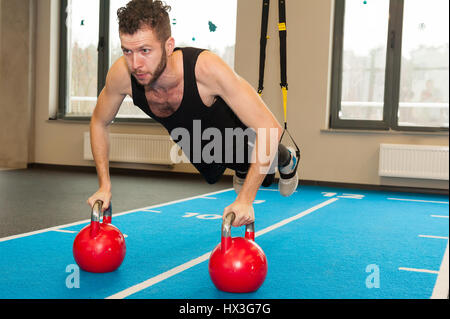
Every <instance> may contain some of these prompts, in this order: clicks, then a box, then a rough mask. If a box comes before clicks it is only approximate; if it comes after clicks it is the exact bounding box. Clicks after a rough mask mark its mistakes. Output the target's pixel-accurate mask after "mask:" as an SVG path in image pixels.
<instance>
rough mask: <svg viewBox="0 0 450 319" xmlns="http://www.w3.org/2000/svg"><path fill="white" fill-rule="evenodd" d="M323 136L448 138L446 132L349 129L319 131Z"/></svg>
mask: <svg viewBox="0 0 450 319" xmlns="http://www.w3.org/2000/svg"><path fill="white" fill-rule="evenodd" d="M320 133H325V134H355V135H372V134H378V135H421V136H449V134H448V131H439V132H421V131H394V130H388V131H385V130H351V129H330V128H326V129H321V130H320Z"/></svg>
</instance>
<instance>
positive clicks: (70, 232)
mask: <svg viewBox="0 0 450 319" xmlns="http://www.w3.org/2000/svg"><path fill="white" fill-rule="evenodd" d="M53 231H56V232H59V233H69V234H74V233H76V231H74V230H64V229H54V230H53Z"/></svg>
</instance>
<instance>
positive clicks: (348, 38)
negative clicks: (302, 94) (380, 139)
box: [330, 0, 449, 131]
mask: <svg viewBox="0 0 450 319" xmlns="http://www.w3.org/2000/svg"><path fill="white" fill-rule="evenodd" d="M335 4H336V7H335V24H334V44H333V74H332V92H331V118H330V127H331V128H349V129H381V130H389V129H392V130H416V131H448V123H449V89H448V87H449V53H448V50H449V13H448V9H449V8H448V7H449V2H448V0H376V1H375V0H367V1H363V0H336V2H335Z"/></svg>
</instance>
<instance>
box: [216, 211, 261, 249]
mask: <svg viewBox="0 0 450 319" xmlns="http://www.w3.org/2000/svg"><path fill="white" fill-rule="evenodd" d="M235 218H236V215H235V214H234V213H233V212H230V213H228V214H227V215H226V216H225V218H224V219H223V222H222V248H223V249H224V251H226V250H227V249H228V247H229V244H230V242H231V224H233V221H234V219H235ZM245 238H246V239H248V240H251V241H255V223H254V222H253V223H250V224H248V225H245Z"/></svg>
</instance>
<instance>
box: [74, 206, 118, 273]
mask: <svg viewBox="0 0 450 319" xmlns="http://www.w3.org/2000/svg"><path fill="white" fill-rule="evenodd" d="M102 205H103V202H102V201H101V200H98V201H96V202H95V204H94V206H93V207H92V213H91V224H90V225H87V226H86V227H84V228H83V229H82V230H81V231H80V232H79V233H78V234H77V236H76V237H75V241H74V242H73V257H74V258H75V261H76V262H77V264H78V266H80V268H81V269H83V270H85V271H88V272H94V273H105V272H111V271H114V270H116V269H117V268H119V266H120V265H121V264H122V261H123V259H124V258H125V252H126V246H125V238H124V237H123V235H122V233H121V232H120V230H119V229H118V228H117V227H115V226H113V225H111V218H112V212H111V205H110V207H109V208H108V209H107V210H106V211H105V212H104V213H103V222H102V223H100V214H101V208H102Z"/></svg>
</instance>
